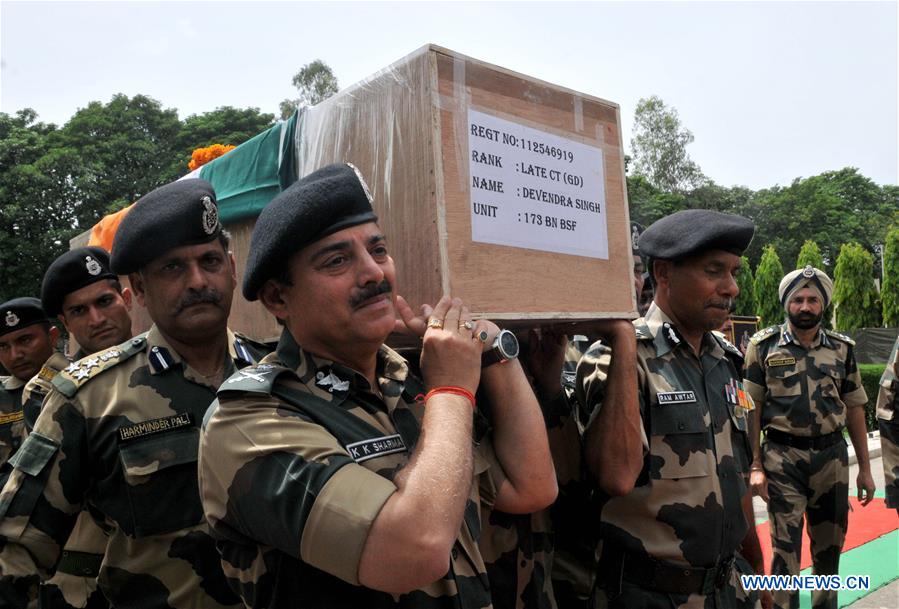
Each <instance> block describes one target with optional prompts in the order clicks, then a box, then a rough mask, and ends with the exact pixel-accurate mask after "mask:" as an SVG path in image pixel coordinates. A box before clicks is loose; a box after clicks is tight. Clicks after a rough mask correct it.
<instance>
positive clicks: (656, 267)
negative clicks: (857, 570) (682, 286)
mask: <svg viewBox="0 0 899 609" xmlns="http://www.w3.org/2000/svg"><path fill="white" fill-rule="evenodd" d="M671 265H672V262H671V261H670V260H658V259H656V260H653V261H652V272H653V275H654V276H655V280H656V286H657V287H662V286H664V287H668V284H669V283H670V281H671V276H670V273H671Z"/></svg>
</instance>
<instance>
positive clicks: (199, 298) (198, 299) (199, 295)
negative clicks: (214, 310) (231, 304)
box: [177, 288, 222, 313]
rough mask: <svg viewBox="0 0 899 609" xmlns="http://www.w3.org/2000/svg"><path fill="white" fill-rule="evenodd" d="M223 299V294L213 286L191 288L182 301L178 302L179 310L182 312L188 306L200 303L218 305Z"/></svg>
mask: <svg viewBox="0 0 899 609" xmlns="http://www.w3.org/2000/svg"><path fill="white" fill-rule="evenodd" d="M221 301H222V295H221V293H220V292H219V291H218V290H215V289H213V288H203V289H202V290H190V291H189V292H188V293H187V296H185V297H184V298H183V299H182V300H181V302H180V303H178V311H177V313H180V312H181V311H183V310H184V309H186V308H187V307H192V306H193V305H198V304H213V305H216V306H218V304H219V303H220V302H221Z"/></svg>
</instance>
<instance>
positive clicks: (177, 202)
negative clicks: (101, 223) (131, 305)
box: [110, 178, 222, 275]
mask: <svg viewBox="0 0 899 609" xmlns="http://www.w3.org/2000/svg"><path fill="white" fill-rule="evenodd" d="M221 232H222V224H221V222H219V216H218V207H217V205H216V201H215V191H214V190H213V189H212V184H210V183H209V182H207V181H206V180H198V179H195V178H188V179H186V180H178V181H176V182H172V183H171V184H166V185H165V186H160V187H159V188H157V189H156V190H154V191H152V192H149V193H147V194H145V195H144V196H142V197H141V198H140V199H138V201H137V203H135V204H134V206H133V207H132V208H131V211H129V212H128V213H127V214H126V215H125V218H124V219H123V220H122V223H121V224H119V228H118V230H117V231H116V234H115V239H113V242H112V256H111V258H110V263H111V267H112V270H113V272H115V273H116V274H118V275H127V274H128V273H134V272H136V271H138V270H140V269H141V268H143V267H144V266H145V265H146V264H147V263H149V262H152V261H153V260H155V259H156V258H158V257H159V256H161V255H163V254H164V253H166V252H167V251H169V250H171V249H174V248H176V247H181V246H184V245H199V244H201V243H209V242H210V241H212V240H214V239H217V238H218V236H219V235H220V234H221Z"/></svg>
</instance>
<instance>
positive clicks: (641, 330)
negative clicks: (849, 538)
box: [634, 321, 652, 340]
mask: <svg viewBox="0 0 899 609" xmlns="http://www.w3.org/2000/svg"><path fill="white" fill-rule="evenodd" d="M634 331H635V332H636V333H637V340H652V332H650V331H649V326H648V325H646V322H644V321H640V322H639V323H637V322H635V323H634Z"/></svg>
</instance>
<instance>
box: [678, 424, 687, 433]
mask: <svg viewBox="0 0 899 609" xmlns="http://www.w3.org/2000/svg"><path fill="white" fill-rule="evenodd" d="M685 427H686V425H684V424H683V423H678V424H677V428H678V429H680V430H681V431H683V429H684V428H685Z"/></svg>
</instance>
